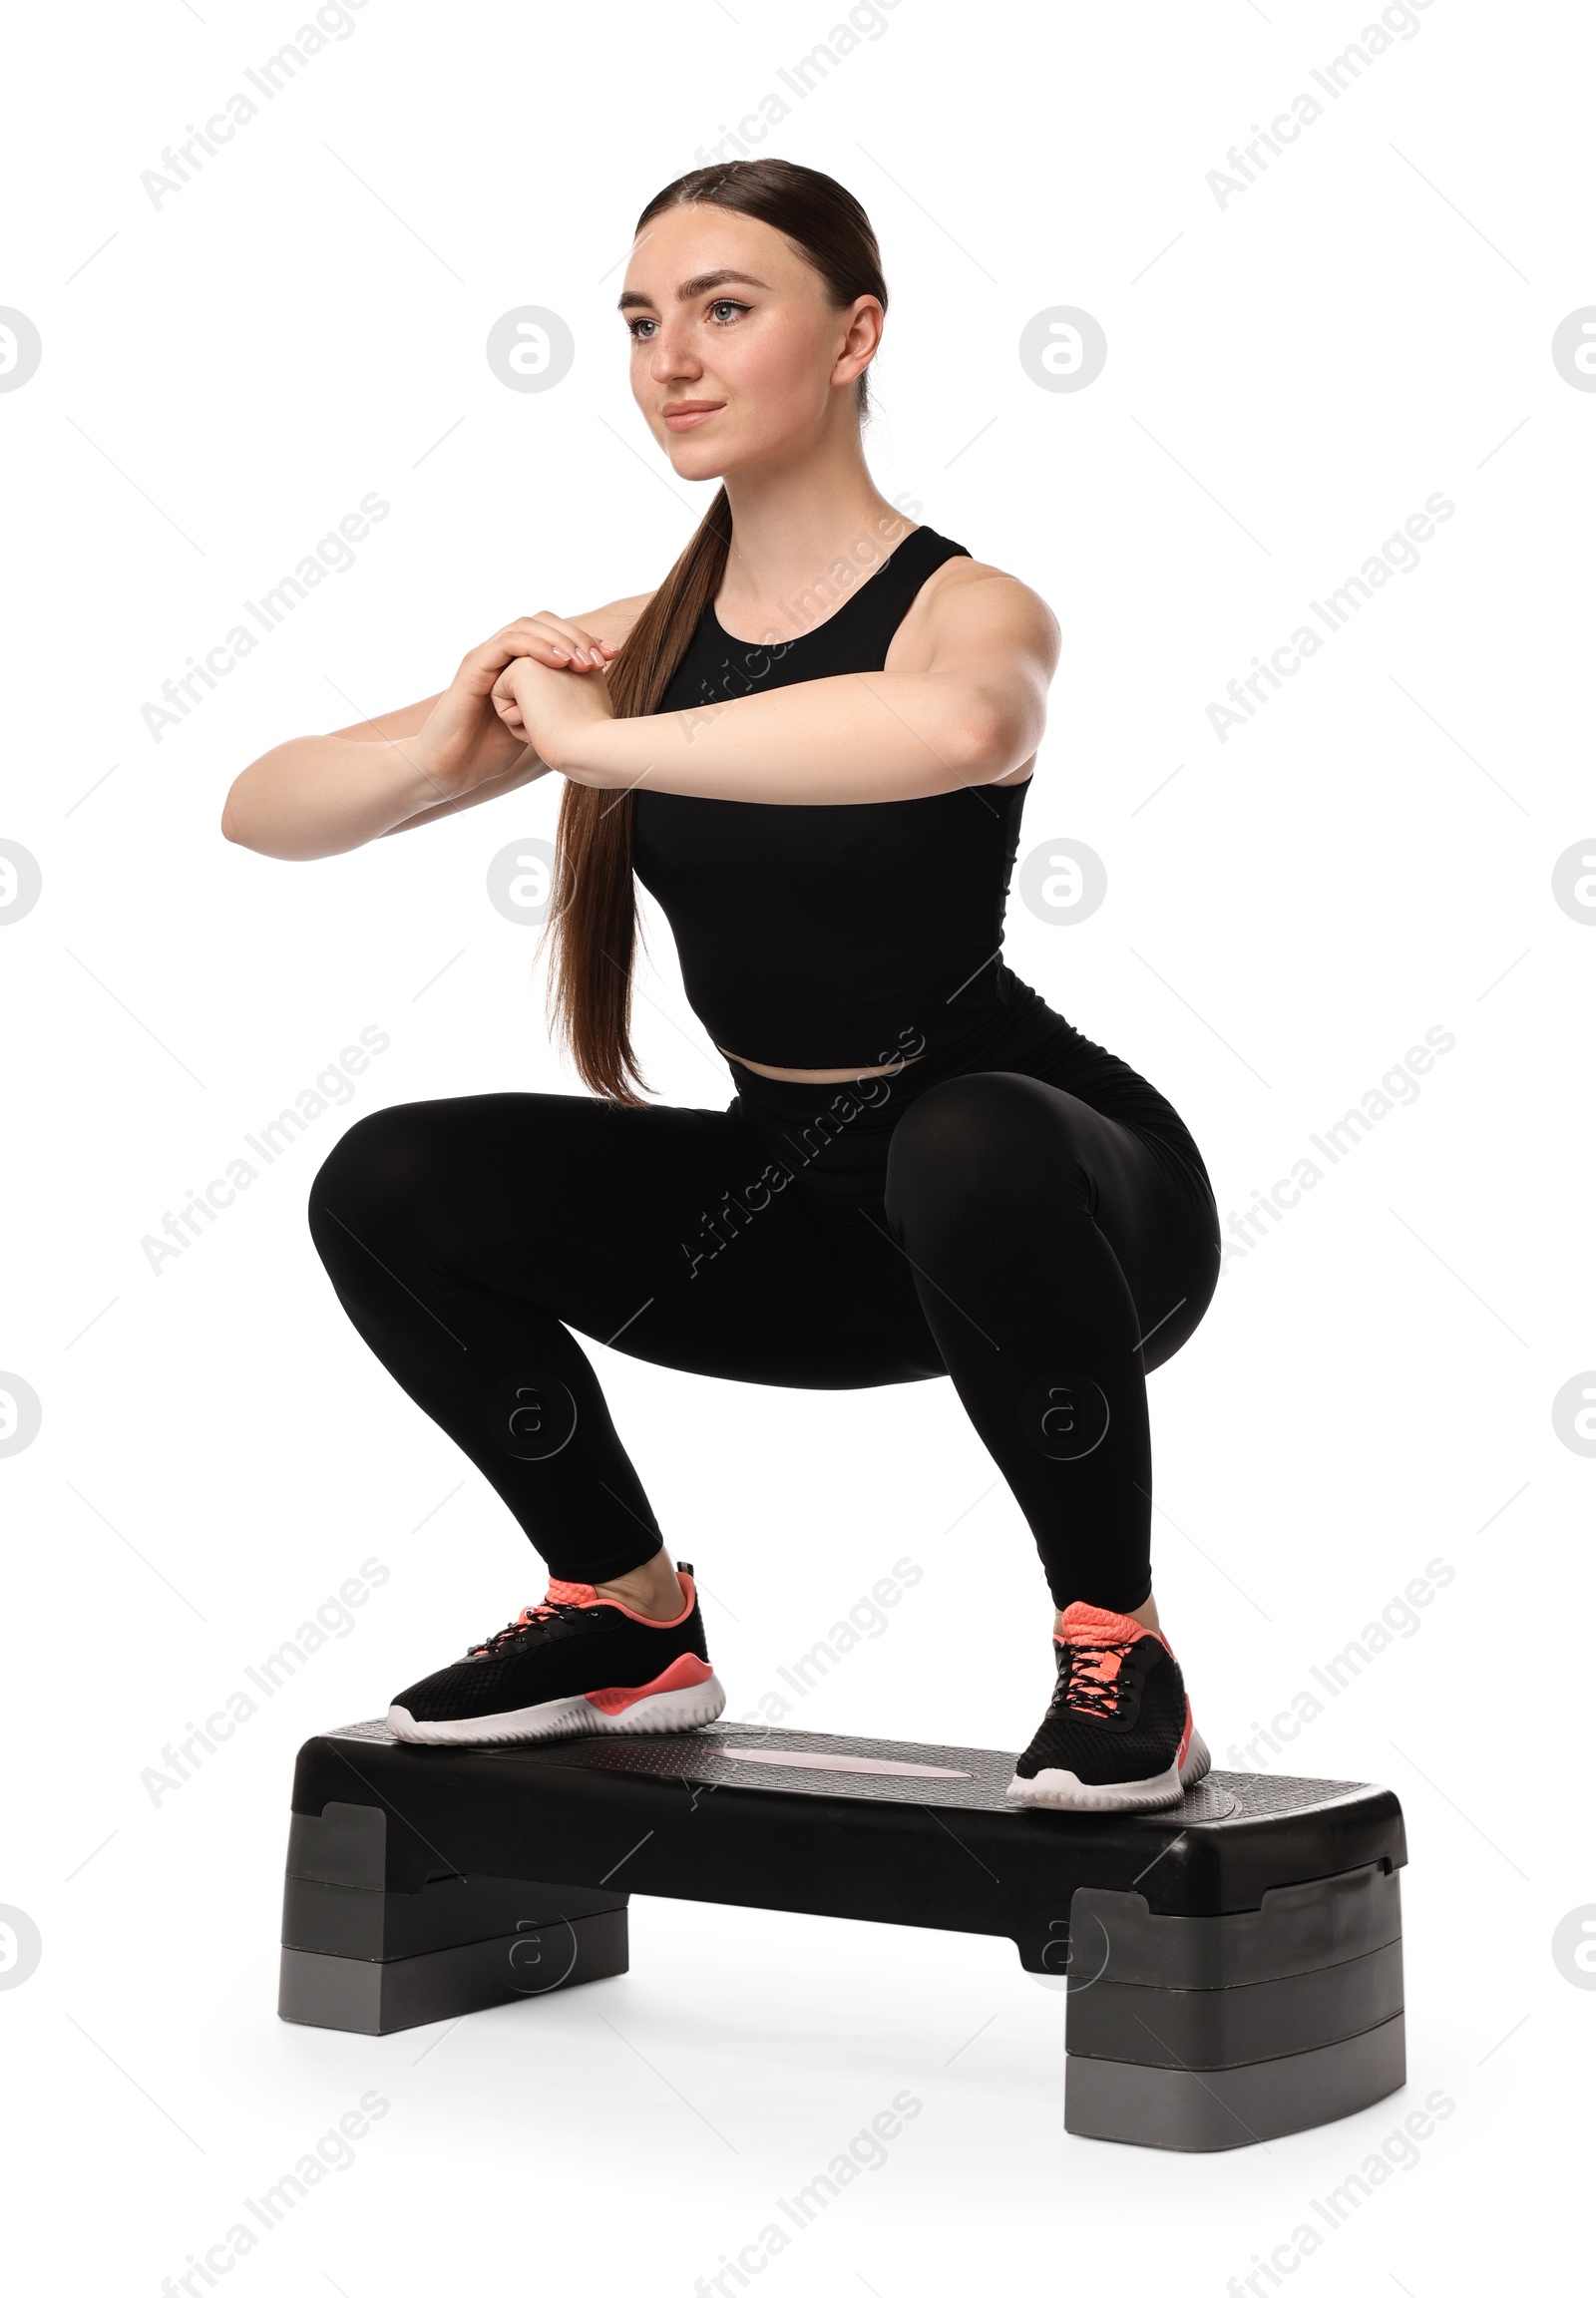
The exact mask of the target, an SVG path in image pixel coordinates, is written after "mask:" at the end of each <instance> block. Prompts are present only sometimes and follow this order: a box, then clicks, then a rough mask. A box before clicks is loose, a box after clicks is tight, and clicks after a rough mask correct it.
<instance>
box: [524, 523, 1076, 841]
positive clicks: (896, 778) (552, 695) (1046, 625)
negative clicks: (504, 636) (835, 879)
mask: <svg viewBox="0 0 1596 2298" xmlns="http://www.w3.org/2000/svg"><path fill="white" fill-rule="evenodd" d="M907 627H908V626H907V625H906V632H907ZM1059 642H1060V634H1059V629H1058V624H1057V622H1056V620H1055V618H1054V617H1053V615H1052V613H1051V612H1050V610H1049V609H1048V607H1047V606H1046V604H1045V603H1044V601H1043V600H1042V599H1041V598H1039V597H1038V596H1037V595H1036V593H1035V592H1034V591H1033V590H1030V589H1028V588H1027V587H1026V586H1025V584H1024V583H1022V582H1019V581H1017V580H1016V579H1015V578H1014V577H1013V576H1012V575H1003V574H1001V573H999V572H998V570H997V569H996V568H987V567H978V566H975V565H970V566H969V567H967V568H965V569H964V570H963V571H962V572H961V574H960V575H959V576H958V577H957V578H956V579H955V580H952V581H949V582H947V583H945V584H942V585H939V588H938V590H937V592H936V593H934V594H933V595H932V596H931V597H930V598H929V599H928V600H927V602H926V609H925V614H924V616H923V617H922V618H921V619H920V621H919V624H918V626H917V628H916V630H915V632H914V635H913V637H912V638H911V639H910V641H909V643H908V644H907V645H906V647H905V649H904V651H903V655H902V657H901V663H902V666H901V667H900V666H896V665H895V666H894V667H892V668H890V669H885V670H869V671H858V672H852V673H849V674H847V675H845V676H841V677H834V678H812V679H806V680H804V681H802V682H801V683H799V684H797V685H794V686H781V687H775V688H773V689H771V690H770V691H769V692H768V693H755V694H746V695H741V696H738V697H736V698H734V699H732V700H729V701H726V702H723V703H716V704H713V705H711V706H710V707H708V708H705V709H700V710H672V711H662V712H659V713H656V714H654V715H652V716H648V717H642V718H620V719H617V718H614V717H612V716H611V715H610V714H609V713H608V712H607V710H606V709H605V707H604V704H605V700H606V697H605V696H604V695H602V694H600V693H598V692H595V691H585V690H583V689H581V688H579V686H578V685H577V682H576V681H574V680H571V679H562V678H555V677H553V676H552V675H551V674H550V673H548V672H547V671H546V670H544V669H543V668H541V667H540V666H539V665H537V664H536V663H527V664H525V665H523V664H521V663H513V664H511V665H509V666H508V667H507V670H506V672H505V673H504V675H503V676H502V677H501V679H500V681H499V692H500V696H501V706H503V701H504V698H505V696H506V694H507V690H513V691H514V693H515V695H516V697H517V699H518V701H519V703H520V710H519V711H518V712H517V713H516V722H517V724H518V725H519V726H520V727H521V730H522V731H523V732H530V734H531V737H532V739H533V741H534V742H535V743H536V744H537V746H538V749H539V752H540V754H541V755H542V756H545V757H547V758H548V759H549V761H550V763H551V764H552V765H553V766H554V767H555V768H556V770H557V771H558V772H559V773H561V774H564V775H565V776H567V777H568V779H570V780H571V781H573V782H581V783H586V784H588V785H589V786H590V787H594V788H598V789H632V788H643V789H648V790H660V791H673V792H677V793H679V794H681V795H683V796H687V797H700V798H731V799H742V800H748V801H751V802H755V803H763V804H765V805H788V806H827V805H830V806H838V805H841V806H848V805H864V804H869V803H872V802H878V801H882V800H891V799H900V798H928V797H935V796H937V795H939V794H940V793H942V792H944V791H948V790H955V789H958V788H960V787H961V786H964V787H967V788H968V787H978V786H980V785H981V784H983V783H987V782H1000V781H1002V780H1004V779H1005V778H1006V777H1007V776H1009V775H1011V774H1014V773H1016V772H1018V771H1020V770H1021V769H1022V768H1025V767H1028V765H1029V764H1030V763H1031V761H1032V760H1033V759H1034V757H1035V753H1036V749H1037V745H1038V743H1039V742H1040V740H1041V735H1042V730H1043V726H1044V724H1045V718H1046V696H1047V687H1048V684H1049V682H1050V681H1051V678H1052V675H1053V671H1054V670H1055V668H1056V667H1057V662H1058V653H1059ZM897 651H898V649H897V644H896V641H895V643H894V648H893V649H892V652H897ZM889 659H891V655H889Z"/></svg>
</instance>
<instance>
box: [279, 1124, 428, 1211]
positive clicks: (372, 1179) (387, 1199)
mask: <svg viewBox="0 0 1596 2298" xmlns="http://www.w3.org/2000/svg"><path fill="white" fill-rule="evenodd" d="M435 1183H436V1176H435V1174H434V1173H433V1172H432V1171H431V1160H430V1158H429V1155H428V1152H427V1148H426V1144H425V1139H424V1136H423V1133H422V1131H421V1129H420V1128H419V1127H418V1126H417V1124H416V1122H415V1104H413V1103H400V1104H399V1105H398V1106H396V1107H394V1108H391V1109H374V1110H372V1111H371V1113H370V1114H369V1115H368V1116H365V1117H360V1118H357V1119H356V1121H355V1123H354V1124H353V1125H351V1126H350V1128H349V1130H348V1131H347V1133H345V1134H344V1135H343V1137H342V1139H341V1140H340V1141H339V1142H338V1143H337V1144H336V1146H335V1147H334V1148H333V1149H331V1150H329V1152H328V1154H327V1155H326V1156H325V1157H324V1158H323V1159H322V1161H321V1164H320V1165H319V1166H318V1167H317V1169H316V1172H315V1175H314V1177H313V1179H312V1181H311V1184H310V1195H309V1200H308V1203H307V1206H306V1211H307V1213H308V1215H309V1219H310V1229H311V1235H312V1236H315V1235H316V1234H317V1232H318V1230H319V1229H320V1228H321V1226H322V1224H323V1223H324V1222H325V1221H326V1220H327V1219H328V1218H329V1217H331V1216H336V1217H337V1219H338V1220H341V1221H343V1222H344V1223H346V1224H348V1225H349V1226H351V1227H360V1226H362V1225H364V1226H365V1227H368V1228H369V1227H384V1226H386V1225H388V1224H389V1223H390V1222H391V1221H392V1220H394V1219H396V1218H409V1217H411V1216H413V1215H414V1213H415V1212H416V1211H417V1209H418V1208H419V1207H420V1206H421V1205H423V1204H424V1203H425V1202H426V1200H427V1198H428V1197H429V1196H430V1195H432V1194H433V1191H434V1188H435Z"/></svg>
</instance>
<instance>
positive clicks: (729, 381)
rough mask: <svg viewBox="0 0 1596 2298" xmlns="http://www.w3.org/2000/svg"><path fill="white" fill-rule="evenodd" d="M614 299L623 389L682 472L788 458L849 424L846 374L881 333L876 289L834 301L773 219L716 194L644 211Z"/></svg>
mask: <svg viewBox="0 0 1596 2298" xmlns="http://www.w3.org/2000/svg"><path fill="white" fill-rule="evenodd" d="M727 274H735V276H727ZM683 289H686V290H688V292H686V293H683V292H682V290H683ZM620 309H621V314H622V317H623V318H624V319H625V321H626V324H627V327H628V328H629V330H630V332H631V340H632V348H631V388H632V395H633V397H634V398H635V399H636V402H637V404H638V406H639V407H640V408H641V409H642V412H643V415H644V417H645V419H646V421H647V423H648V427H649V429H650V430H651V431H652V432H653V434H654V437H655V438H656V439H657V440H658V441H659V443H660V445H661V446H662V447H663V448H664V450H665V453H666V454H667V455H668V456H669V458H670V462H671V466H672V468H673V469H674V470H675V471H676V473H677V474H678V475H679V476H680V477H681V478H683V479H715V478H723V477H724V476H725V475H726V474H727V473H729V472H732V471H739V470H744V469H746V468H747V467H748V466H750V465H752V464H756V463H768V462H778V463H779V462H781V461H783V460H786V459H788V458H796V457H798V456H800V455H803V454H805V453H807V452H808V451H809V450H810V449H812V448H813V447H814V446H815V445H816V444H817V443H818V442H819V441H820V440H821V439H822V438H823V437H824V436H825V435H826V432H827V429H828V427H829V426H830V425H832V424H834V423H837V422H839V421H846V422H848V423H850V424H851V423H852V421H853V398H854V392H853V388H852V386H853V379H854V377H855V376H856V375H857V374H858V373H859V372H860V370H861V369H862V368H864V367H866V366H868V365H869V363H870V359H871V357H872V355H873V353H874V351H875V349H876V345H877V344H878V342H879V341H880V339H881V326H882V309H881V304H880V302H879V301H878V300H877V298H876V297H875V296H874V295H861V296H860V297H858V298H857V299H856V301H855V302H853V303H852V304H850V305H848V306H847V307H846V308H845V309H843V310H837V309H834V308H833V306H832V305H831V304H830V303H829V302H828V301H827V299H826V288H825V284H824V282H823V281H822V279H821V277H820V274H819V273H818V272H817V271H816V270H815V269H814V267H813V266H812V265H811V264H809V263H807V262H806V261H805V260H804V258H803V257H802V256H801V255H800V254H798V253H797V252H796V251H795V249H794V248H793V247H792V246H791V244H790V243H789V242H788V240H787V239H786V238H785V237H784V236H783V235H782V233H781V232H779V231H777V230H775V229H774V228H773V227H772V226H771V225H770V224H768V223H760V222H757V221H756V220H755V219H754V218H753V217H752V216H750V215H738V214H735V213H733V212H732V210H731V209H730V208H726V207H711V206H707V205H696V204H695V205H691V206H678V207H667V208H665V209H664V211H663V212H662V213H661V214H658V215H656V216H655V217H654V218H653V220H652V222H651V223H648V224H646V225H645V226H644V228H643V231H642V233H641V235H640V237H639V238H638V240H637V243H636V245H635V246H634V247H633V249H632V252H631V259H630V261H629V262H628V263H627V265H626V281H625V286H624V288H623V289H622V292H621V297H620ZM677 409H680V410H681V412H680V413H679V414H677V413H676V412H675V410H677Z"/></svg>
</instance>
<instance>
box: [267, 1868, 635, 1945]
mask: <svg viewBox="0 0 1596 2298" xmlns="http://www.w3.org/2000/svg"><path fill="white" fill-rule="evenodd" d="M625 1904H626V1894H625V1893H624V1892H623V1891H622V1892H617V1891H594V1890H588V1889H585V1888H583V1887H582V1886H581V1885H578V1884H574V1883H520V1882H517V1881H515V1880H514V1879H512V1878H507V1877H502V1876H496V1875H471V1876H466V1875H453V1876H449V1877H445V1878H440V1879H439V1880H438V1881H436V1882H432V1883H429V1884H428V1885H427V1886H426V1888H425V1889H424V1890H421V1891H380V1890H378V1891H372V1890H366V1889H362V1888H356V1887H354V1886H352V1885H350V1884H347V1883H328V1882H320V1881H316V1880H314V1879H312V1878H310V1877H308V1876H303V1875H295V1874H291V1873H290V1874H289V1875H288V1876H287V1878H286V1879H285V1881H284V1883H283V1890H282V1944H283V1945H284V1947H297V1948H301V1949H303V1950H304V1951H305V1952H306V1953H308V1954H312V1955H354V1956H358V1957H360V1958H362V1959H363V1960H365V1959H369V1960H374V1961H377V1962H386V1961H390V1960H392V1959H393V1958H394V1957H397V1956H401V1955H425V1954H429V1953H430V1952H432V1950H433V1949H435V1948H439V1947H464V1946H469V1945H470V1944H471V1943H472V1942H473V1941H474V1940H479V1939H499V1938H503V1937H504V1936H506V1935H507V1934H509V1933H511V1932H514V1931H515V1930H516V1929H517V1928H518V1927H520V1928H523V1929H525V1928H528V1927H531V1928H533V1929H536V1928H537V1927H538V1926H539V1925H540V1924H544V1923H558V1922H560V1921H562V1920H565V1921H568V1922H575V1921H577V1920H579V1919H580V1918H582V1917H584V1916H588V1915H603V1914H612V1913H614V1912H615V1911H616V1910H617V1909H620V1908H623V1907H624V1906H625Z"/></svg>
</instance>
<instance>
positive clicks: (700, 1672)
mask: <svg viewBox="0 0 1596 2298" xmlns="http://www.w3.org/2000/svg"><path fill="white" fill-rule="evenodd" d="M713 1674H714V1670H713V1669H712V1668H711V1667H710V1666H709V1664H708V1662H707V1661H705V1660H700V1659H698V1658H697V1657H696V1656H695V1655H694V1654H693V1653H691V1652H683V1653H682V1655H681V1657H680V1658H679V1659H678V1660H672V1661H671V1663H670V1666H669V1667H668V1668H667V1669H666V1670H665V1671H664V1673H663V1674H662V1675H659V1676H656V1677H655V1678H654V1679H653V1682H652V1683H651V1684H619V1685H616V1686H614V1687H613V1688H612V1689H611V1690H609V1691H607V1692H585V1693H584V1694H583V1698H584V1699H585V1700H586V1701H587V1702H588V1704H589V1706H590V1707H592V1708H598V1709H599V1710H601V1712H602V1713H603V1714H604V1715H605V1716H623V1715H624V1714H625V1712H626V1710H627V1709H628V1708H635V1706H636V1705H637V1702H638V1701H639V1700H649V1699H652V1697H653V1695H654V1694H655V1693H656V1692H690V1691H692V1690H693V1689H694V1688H695V1687H696V1686H697V1685H699V1684H704V1683H707V1682H708V1680H709V1678H710V1677H711V1676H712V1675H713Z"/></svg>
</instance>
